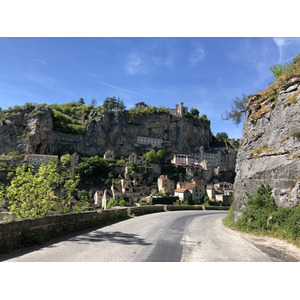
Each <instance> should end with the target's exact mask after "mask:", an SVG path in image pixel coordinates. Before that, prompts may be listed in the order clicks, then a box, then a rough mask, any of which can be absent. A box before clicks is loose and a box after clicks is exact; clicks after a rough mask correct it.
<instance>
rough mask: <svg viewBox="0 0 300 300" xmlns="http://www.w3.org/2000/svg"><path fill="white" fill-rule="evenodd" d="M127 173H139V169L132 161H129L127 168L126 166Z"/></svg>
mask: <svg viewBox="0 0 300 300" xmlns="http://www.w3.org/2000/svg"><path fill="white" fill-rule="evenodd" d="M128 171H129V172H130V173H131V172H138V171H139V167H138V165H137V163H135V162H134V161H131V162H130V163H129V166H128Z"/></svg>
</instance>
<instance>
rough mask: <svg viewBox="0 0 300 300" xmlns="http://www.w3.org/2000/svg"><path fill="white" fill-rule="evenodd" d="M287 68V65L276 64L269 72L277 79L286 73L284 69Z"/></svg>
mask: <svg viewBox="0 0 300 300" xmlns="http://www.w3.org/2000/svg"><path fill="white" fill-rule="evenodd" d="M288 67H289V64H288V63H284V64H283V63H278V64H273V65H272V66H271V67H270V68H269V70H270V71H271V72H272V73H273V75H274V77H275V78H276V79H278V78H279V77H280V76H281V75H283V73H284V72H285V71H286V69H287V68H288Z"/></svg>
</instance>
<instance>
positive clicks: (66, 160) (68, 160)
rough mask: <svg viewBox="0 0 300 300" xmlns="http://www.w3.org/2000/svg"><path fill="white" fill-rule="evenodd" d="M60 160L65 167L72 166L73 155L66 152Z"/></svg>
mask: <svg viewBox="0 0 300 300" xmlns="http://www.w3.org/2000/svg"><path fill="white" fill-rule="evenodd" d="M60 162H61V164H62V165H63V166H64V167H67V168H68V167H70V166H71V155H70V154H64V155H62V156H61V158H60Z"/></svg>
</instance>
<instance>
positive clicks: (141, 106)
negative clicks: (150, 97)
mask: <svg viewBox="0 0 300 300" xmlns="http://www.w3.org/2000/svg"><path fill="white" fill-rule="evenodd" d="M146 107H148V105H147V104H146V103H145V102H139V103H136V104H135V106H134V108H136V109H137V108H142V109H143V108H146Z"/></svg>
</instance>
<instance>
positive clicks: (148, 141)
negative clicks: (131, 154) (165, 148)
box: [137, 136, 163, 147]
mask: <svg viewBox="0 0 300 300" xmlns="http://www.w3.org/2000/svg"><path fill="white" fill-rule="evenodd" d="M162 142H163V139H160V138H153V137H146V136H137V143H138V144H139V145H151V147H161V144H162Z"/></svg>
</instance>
